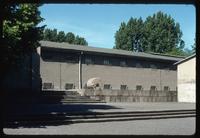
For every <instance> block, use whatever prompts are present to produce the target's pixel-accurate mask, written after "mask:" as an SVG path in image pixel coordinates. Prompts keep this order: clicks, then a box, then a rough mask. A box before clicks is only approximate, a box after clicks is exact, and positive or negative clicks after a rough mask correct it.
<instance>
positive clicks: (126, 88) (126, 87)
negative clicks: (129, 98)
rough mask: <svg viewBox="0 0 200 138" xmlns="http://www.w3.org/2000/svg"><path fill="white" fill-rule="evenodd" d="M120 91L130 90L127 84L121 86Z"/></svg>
mask: <svg viewBox="0 0 200 138" xmlns="http://www.w3.org/2000/svg"><path fill="white" fill-rule="evenodd" d="M123 86H125V89H122V88H123ZM120 90H128V86H127V85H126V84H121V85H120Z"/></svg>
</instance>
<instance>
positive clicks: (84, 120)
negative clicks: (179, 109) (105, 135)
mask: <svg viewBox="0 0 200 138" xmlns="http://www.w3.org/2000/svg"><path fill="white" fill-rule="evenodd" d="M186 117H196V115H195V114H192V113H191V114H178V115H176V114H175V115H154V116H134V117H115V118H113V117H107V118H80V119H70V118H64V119H57V120H56V119H50V120H44V119H42V120H32V119H31V120H20V121H18V120H16V121H9V122H6V123H5V125H6V126H9V125H33V124H43V125H45V124H46V125H50V124H57V125H58V124H66V123H91V122H110V121H130V120H149V119H169V118H186Z"/></svg>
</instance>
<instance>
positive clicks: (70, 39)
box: [66, 32, 75, 44]
mask: <svg viewBox="0 0 200 138" xmlns="http://www.w3.org/2000/svg"><path fill="white" fill-rule="evenodd" d="M74 40H75V35H74V34H73V33H72V32H69V33H67V34H66V42H68V43H69V44H73V42H74Z"/></svg>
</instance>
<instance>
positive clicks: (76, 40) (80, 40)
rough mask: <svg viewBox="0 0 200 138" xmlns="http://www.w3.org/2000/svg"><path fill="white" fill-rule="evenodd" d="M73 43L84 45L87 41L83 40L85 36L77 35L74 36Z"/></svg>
mask: <svg viewBox="0 0 200 138" xmlns="http://www.w3.org/2000/svg"><path fill="white" fill-rule="evenodd" d="M74 44H77V45H84V46H87V45H88V43H87V41H86V40H85V38H83V37H79V36H78V35H77V36H76V38H75V40H74Z"/></svg>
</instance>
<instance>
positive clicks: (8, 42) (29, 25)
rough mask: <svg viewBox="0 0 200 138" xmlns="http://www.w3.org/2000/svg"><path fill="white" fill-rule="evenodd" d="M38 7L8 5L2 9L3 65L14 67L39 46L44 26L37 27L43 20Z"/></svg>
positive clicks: (37, 5)
mask: <svg viewBox="0 0 200 138" xmlns="http://www.w3.org/2000/svg"><path fill="white" fill-rule="evenodd" d="M39 6H41V5H39V4H9V5H6V6H5V7H4V10H3V13H4V15H5V16H4V19H3V40H4V45H5V46H6V47H5V49H4V50H5V51H4V54H5V56H3V57H4V58H3V59H2V60H3V61H4V63H5V64H7V65H16V63H18V62H20V61H21V59H22V58H23V57H24V56H26V55H29V54H30V53H32V52H33V51H35V50H36V47H38V46H39V40H40V39H41V38H42V31H43V29H44V26H42V27H38V26H37V25H38V24H39V23H40V22H41V21H42V20H43V18H42V17H41V16H40V11H39V10H38V7H39ZM33 36H34V37H33Z"/></svg>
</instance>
